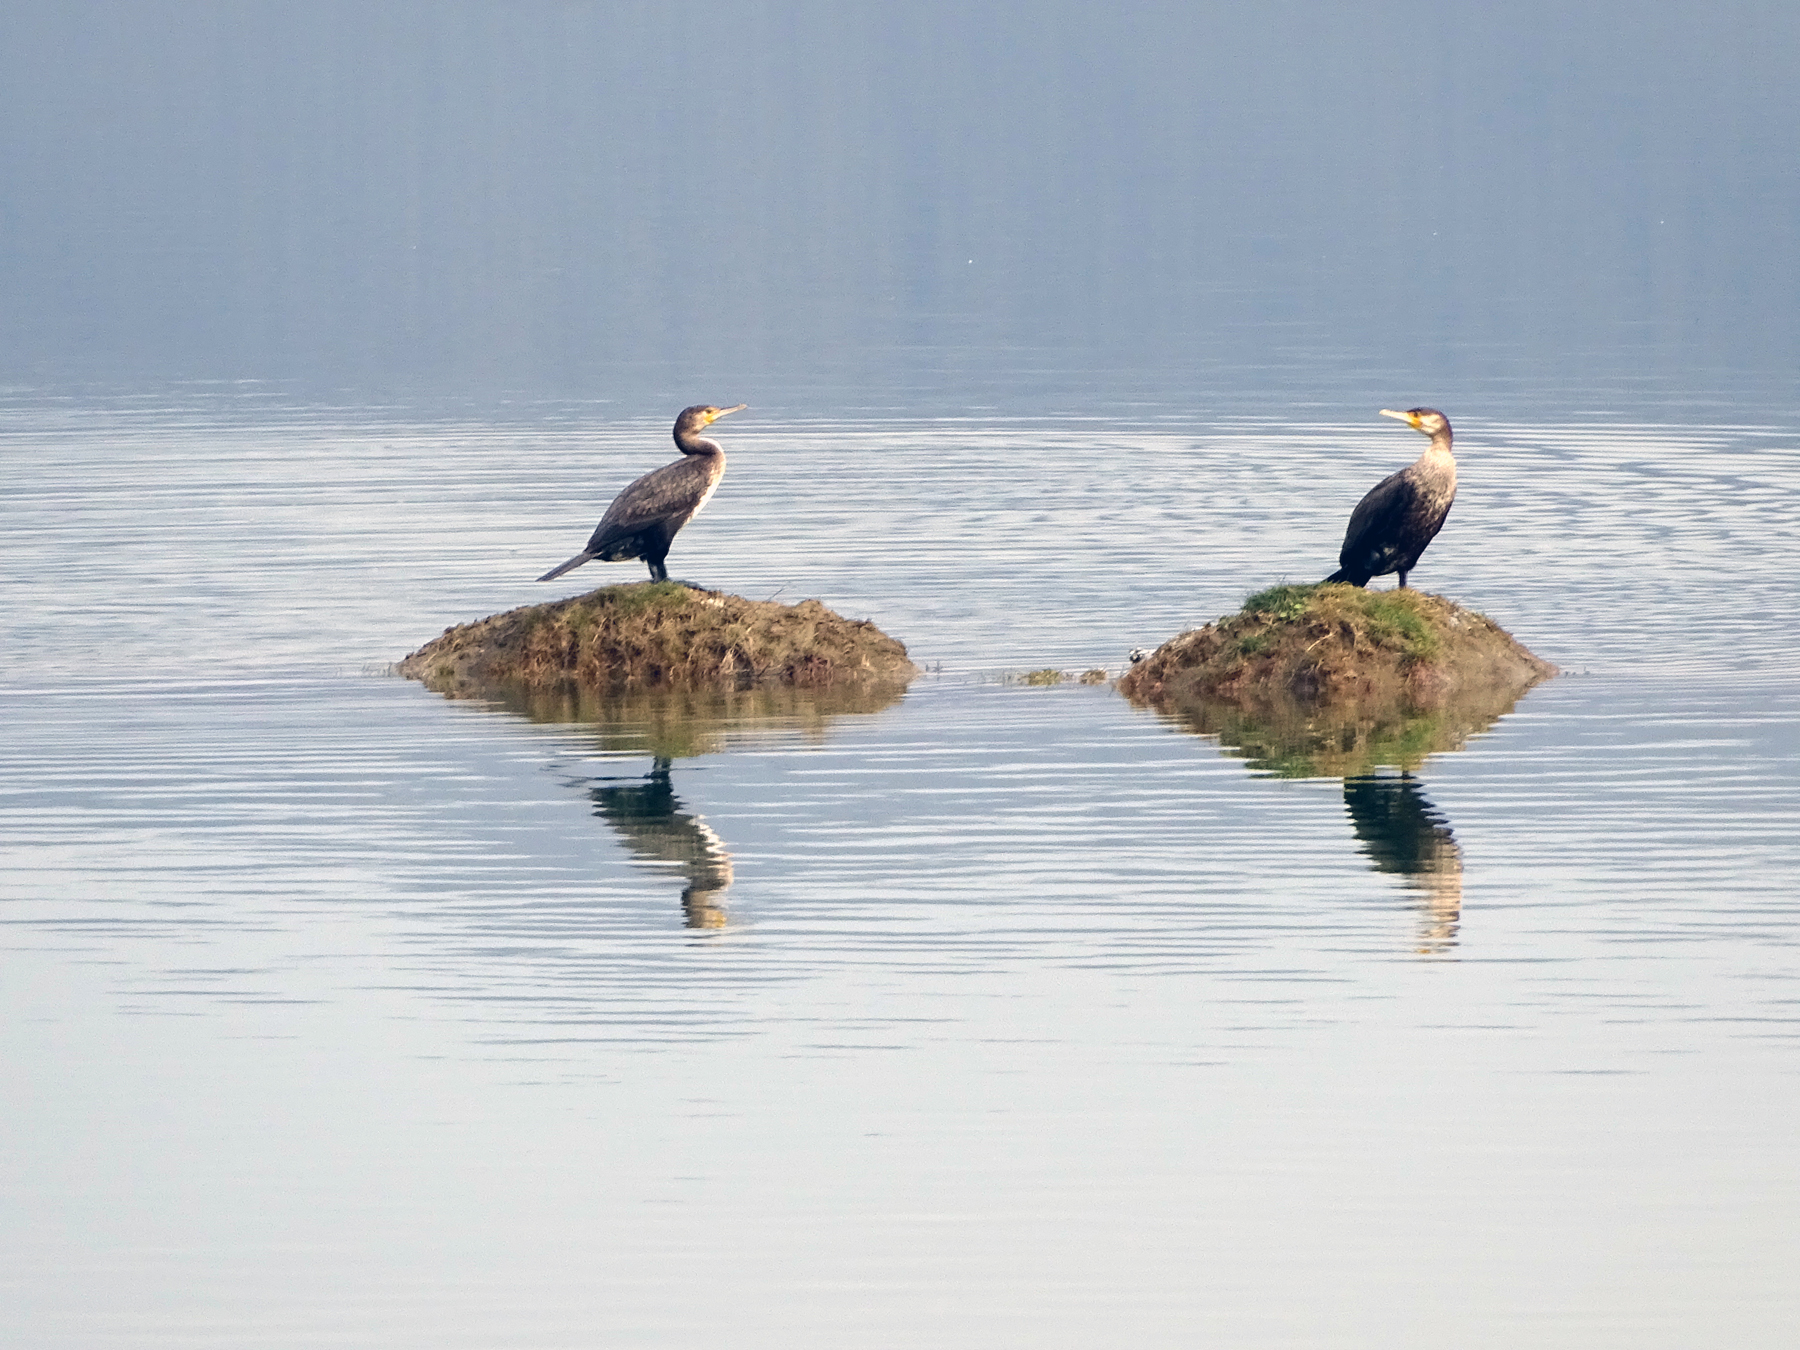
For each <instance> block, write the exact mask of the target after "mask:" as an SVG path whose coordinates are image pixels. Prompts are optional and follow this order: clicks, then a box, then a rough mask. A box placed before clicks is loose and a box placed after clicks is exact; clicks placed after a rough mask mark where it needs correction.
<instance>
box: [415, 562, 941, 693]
mask: <svg viewBox="0 0 1800 1350" xmlns="http://www.w3.org/2000/svg"><path fill="white" fill-rule="evenodd" d="M396 669H397V670H398V672H399V673H400V674H402V675H405V676H408V677H409V678H411V679H415V680H420V681H422V682H423V683H424V684H425V685H426V687H427V688H430V689H434V690H436V691H437V692H439V693H444V694H450V695H469V696H478V695H486V694H489V693H491V692H492V691H494V690H496V689H502V688H512V689H541V690H553V689H563V690H566V689H593V690H601V691H608V692H624V691H631V690H648V689H749V688H753V687H756V686H758V685H764V684H776V685H787V686H791V687H794V688H803V689H827V688H839V687H846V686H882V685H885V686H889V687H894V686H899V687H904V686H905V684H906V683H907V681H909V680H911V679H912V677H913V676H914V675H916V674H917V673H918V668H917V667H916V666H914V665H913V663H912V662H911V661H910V660H908V659H907V655H906V648H905V646H904V645H902V644H901V643H900V642H898V641H896V640H895V639H893V638H891V637H889V636H888V635H887V634H886V633H883V632H882V631H881V630H880V629H879V628H877V627H876V626H875V625H874V624H872V623H869V622H867V621H866V620H854V619H846V618H843V617H842V616H840V615H838V614H834V613H833V612H832V611H831V610H829V609H827V608H825V606H824V605H822V604H820V603H819V602H818V601H817V600H802V601H801V602H800V603H799V604H797V605H783V604H779V603H777V602H775V601H772V600H746V599H744V598H743V597H742V596H736V595H726V594H724V593H722V592H719V591H703V590H695V589H693V588H691V587H688V586H686V585H683V584H682V583H680V582H674V581H653V582H643V583H639V584H635V585H622V586H604V587H602V588H600V589H599V590H597V591H590V592H588V593H587V594H586V595H578V596H574V597H572V598H571V599H568V600H556V601H551V602H550V603H548V604H542V605H526V606H524V607H523V608H521V609H515V610H510V611H508V612H507V613H505V614H496V615H493V616H492V617H490V618H486V619H481V620H478V621H476V622H474V623H466V624H459V625H457V626H456V627H454V628H448V629H446V630H445V631H444V634H443V636H441V637H439V638H436V639H434V640H433V641H431V642H428V643H426V644H425V645H424V646H423V647H421V648H419V650H418V651H416V652H414V653H413V654H412V655H410V656H408V657H407V658H406V659H405V660H403V661H401V662H400V663H399V665H398V666H397V667H396Z"/></svg>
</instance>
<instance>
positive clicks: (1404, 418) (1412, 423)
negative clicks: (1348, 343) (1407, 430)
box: [1381, 408, 1419, 431]
mask: <svg viewBox="0 0 1800 1350" xmlns="http://www.w3.org/2000/svg"><path fill="white" fill-rule="evenodd" d="M1381 415H1382V416H1383V417H1391V418H1393V419H1394V420H1395V421H1396V422H1404V423H1406V425H1407V426H1409V427H1411V428H1412V429H1413V430H1414V431H1417V430H1418V429H1419V419H1418V418H1416V417H1414V416H1413V415H1412V414H1411V413H1409V412H1395V411H1394V410H1393V409H1392V408H1383V409H1382V410H1381Z"/></svg>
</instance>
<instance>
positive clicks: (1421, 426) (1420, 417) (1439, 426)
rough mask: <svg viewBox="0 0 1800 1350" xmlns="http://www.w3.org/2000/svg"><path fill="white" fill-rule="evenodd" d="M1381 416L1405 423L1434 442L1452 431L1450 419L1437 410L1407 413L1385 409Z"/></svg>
mask: <svg viewBox="0 0 1800 1350" xmlns="http://www.w3.org/2000/svg"><path fill="white" fill-rule="evenodd" d="M1381 415H1382V416H1383V417H1392V418H1394V419H1395V420H1396V421H1400V422H1404V423H1406V425H1407V426H1409V427H1411V428H1412V429H1413V430H1414V431H1417V432H1421V433H1422V434H1424V435H1426V436H1430V437H1431V438H1432V439H1433V440H1436V439H1437V438H1438V437H1439V436H1442V435H1444V434H1445V433H1447V432H1448V431H1449V430H1450V419H1449V418H1448V417H1445V416H1444V414H1442V413H1441V412H1439V411H1438V410H1437V409H1436V408H1408V409H1407V410H1406V411H1405V412H1395V411H1394V410H1393V409H1392V408H1383V409H1382V410H1381Z"/></svg>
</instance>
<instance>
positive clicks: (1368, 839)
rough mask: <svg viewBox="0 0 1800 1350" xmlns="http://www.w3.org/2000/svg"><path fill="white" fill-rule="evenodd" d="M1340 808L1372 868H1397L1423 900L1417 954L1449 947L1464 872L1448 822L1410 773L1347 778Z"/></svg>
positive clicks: (1452, 942)
mask: <svg viewBox="0 0 1800 1350" xmlns="http://www.w3.org/2000/svg"><path fill="white" fill-rule="evenodd" d="M1344 807H1345V809H1346V810H1348V811H1349V813H1350V827H1351V829H1353V830H1354V831H1355V832H1356V838H1357V841H1358V843H1360V844H1361V846H1362V851H1363V852H1364V853H1365V854H1367V855H1368V858H1369V861H1370V863H1371V865H1373V867H1374V868H1375V870H1376V871H1377V872H1394V873H1398V874H1399V875H1400V876H1402V877H1403V878H1405V881H1404V884H1405V886H1406V889H1407V890H1409V891H1411V892H1413V893H1414V894H1416V895H1418V896H1419V897H1420V899H1421V900H1422V901H1423V902H1424V905H1423V923H1422V924H1421V928H1420V937H1419V952H1420V954H1421V955H1426V956H1436V955H1442V954H1443V953H1445V952H1448V951H1449V950H1450V949H1451V948H1452V947H1454V946H1455V945H1456V927H1457V923H1458V921H1459V919H1460V918H1461V915H1462V874H1463V861H1462V848H1461V847H1460V846H1459V845H1458V844H1457V842H1456V837H1455V835H1453V834H1452V833H1451V832H1450V823H1449V821H1448V820H1446V819H1445V818H1444V815H1443V813H1442V812H1441V811H1439V810H1438V809H1437V808H1436V807H1435V806H1433V805H1432V804H1431V802H1430V801H1429V800H1427V798H1426V796H1425V793H1424V791H1423V790H1422V789H1421V788H1420V786H1419V780H1418V779H1416V778H1414V777H1413V776H1412V775H1411V774H1409V773H1401V774H1398V775H1394V774H1364V775H1361V776H1358V777H1355V778H1346V779H1345V780H1344Z"/></svg>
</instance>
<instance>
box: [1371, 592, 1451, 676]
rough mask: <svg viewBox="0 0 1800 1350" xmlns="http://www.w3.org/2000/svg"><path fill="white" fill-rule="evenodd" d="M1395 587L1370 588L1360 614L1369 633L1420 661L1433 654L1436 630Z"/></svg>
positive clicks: (1408, 656)
mask: <svg viewBox="0 0 1800 1350" xmlns="http://www.w3.org/2000/svg"><path fill="white" fill-rule="evenodd" d="M1399 594H1400V593H1399V592H1398V591H1370V592H1368V593H1367V595H1366V598H1365V599H1364V601H1363V606H1362V609H1363V614H1364V615H1365V617H1366V618H1367V620H1368V624H1369V637H1370V638H1371V639H1373V640H1374V641H1376V642H1379V643H1382V644H1383V645H1385V646H1389V647H1397V648H1399V649H1400V652H1401V654H1402V655H1403V656H1405V657H1406V658H1407V659H1408V660H1409V661H1422V660H1425V659H1426V658H1428V657H1431V656H1435V655H1436V654H1437V650H1438V640H1437V634H1435V633H1433V632H1432V631H1431V626H1430V625H1429V624H1428V623H1426V622H1425V618H1424V616H1423V615H1421V614H1420V613H1419V612H1418V611H1417V610H1415V609H1414V608H1413V607H1412V606H1411V605H1410V604H1408V603H1407V602H1406V601H1405V600H1403V599H1400V598H1399Z"/></svg>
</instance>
